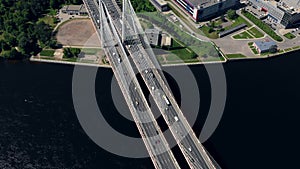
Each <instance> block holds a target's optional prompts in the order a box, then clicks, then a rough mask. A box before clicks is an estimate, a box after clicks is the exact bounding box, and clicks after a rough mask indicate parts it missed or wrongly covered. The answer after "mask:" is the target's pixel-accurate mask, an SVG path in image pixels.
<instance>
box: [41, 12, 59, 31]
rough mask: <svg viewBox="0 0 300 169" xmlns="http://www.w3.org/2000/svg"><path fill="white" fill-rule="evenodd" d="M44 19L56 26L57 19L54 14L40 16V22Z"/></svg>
mask: <svg viewBox="0 0 300 169" xmlns="http://www.w3.org/2000/svg"><path fill="white" fill-rule="evenodd" d="M41 21H44V22H45V23H46V24H48V25H50V26H51V27H52V28H54V27H55V26H56V23H55V19H54V17H52V16H49V15H46V16H44V17H42V18H39V22H41Z"/></svg>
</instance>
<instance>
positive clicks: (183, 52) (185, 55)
mask: <svg viewBox="0 0 300 169" xmlns="http://www.w3.org/2000/svg"><path fill="white" fill-rule="evenodd" d="M170 52H171V53H173V54H175V55H176V56H177V57H178V58H180V59H182V60H188V59H193V58H194V57H195V55H196V54H195V53H194V52H193V51H191V50H189V49H188V48H181V49H175V50H171V51H170ZM178 58H177V59H176V60H178ZM167 59H168V60H169V57H168V58H167Z"/></svg>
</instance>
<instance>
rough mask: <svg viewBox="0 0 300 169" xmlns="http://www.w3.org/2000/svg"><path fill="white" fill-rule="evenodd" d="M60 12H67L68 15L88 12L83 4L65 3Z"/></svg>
mask: <svg viewBox="0 0 300 169" xmlns="http://www.w3.org/2000/svg"><path fill="white" fill-rule="evenodd" d="M61 12H62V13H67V14H69V15H87V14H88V12H87V10H86V8H85V6H84V5H83V4H82V5H67V6H64V7H63V8H62V9H61Z"/></svg>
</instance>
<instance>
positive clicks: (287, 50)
mask: <svg viewBox="0 0 300 169" xmlns="http://www.w3.org/2000/svg"><path fill="white" fill-rule="evenodd" d="M292 50H293V49H292V48H287V49H284V51H286V52H289V51H292Z"/></svg>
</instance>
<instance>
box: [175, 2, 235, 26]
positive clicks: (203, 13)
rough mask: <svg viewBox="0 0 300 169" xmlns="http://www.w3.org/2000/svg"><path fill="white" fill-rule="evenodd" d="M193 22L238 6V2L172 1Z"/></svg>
mask: <svg viewBox="0 0 300 169" xmlns="http://www.w3.org/2000/svg"><path fill="white" fill-rule="evenodd" d="M174 1H175V2H176V3H177V5H178V6H180V7H181V8H182V9H183V10H184V11H186V13H188V14H189V15H190V16H191V17H192V18H193V20H194V21H203V20H208V19H210V18H212V17H215V16H216V15H218V14H221V13H223V12H224V11H226V10H228V9H230V8H233V7H234V6H236V5H238V4H239V2H240V1H239V0H174Z"/></svg>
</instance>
